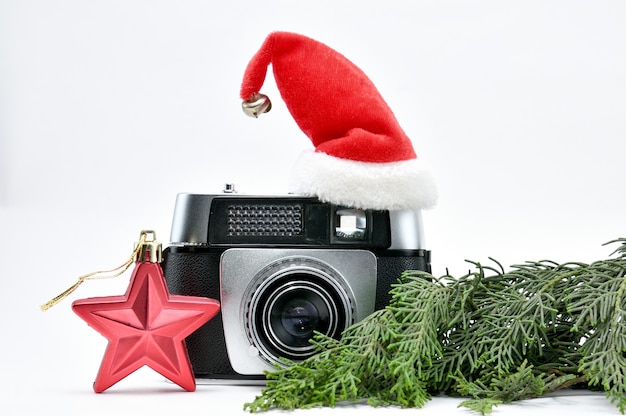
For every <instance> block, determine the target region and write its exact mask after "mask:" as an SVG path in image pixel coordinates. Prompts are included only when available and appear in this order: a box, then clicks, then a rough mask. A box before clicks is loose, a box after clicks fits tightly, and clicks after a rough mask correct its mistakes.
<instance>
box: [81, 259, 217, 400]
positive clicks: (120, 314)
mask: <svg viewBox="0 0 626 416" xmlns="http://www.w3.org/2000/svg"><path fill="white" fill-rule="evenodd" d="M72 309H73V310H74V312H76V314H77V315H78V316H80V317H81V318H82V319H83V320H85V321H86V322H87V323H88V324H89V326H91V327H92V328H94V329H95V330H96V331H98V332H100V334H102V335H103V336H104V337H105V338H107V339H108V340H109V343H108V345H107V348H106V351H105V353H104V357H103V359H102V364H101V365H100V370H99V371H98V375H97V376H96V380H95V382H94V384H93V389H94V391H95V392H96V393H101V392H103V391H104V390H106V389H108V388H109V387H111V386H112V385H114V384H115V383H117V382H118V381H120V380H122V379H123V378H125V377H126V376H128V375H129V374H131V373H133V372H135V371H136V370H138V369H139V368H141V367H143V366H144V365H145V366H148V367H150V368H152V369H153V370H154V371H156V372H158V373H160V374H161V375H162V376H164V377H165V378H167V379H169V380H170V381H172V382H174V383H176V384H178V385H179V386H180V387H182V388H183V389H185V390H188V391H195V389H196V382H195V378H194V375H193V372H192V369H191V362H190V361H189V356H188V354H187V349H186V347H185V338H186V337H187V336H188V335H190V334H191V333H192V332H193V331H195V330H196V329H198V328H199V327H200V326H202V325H203V324H204V323H206V322H208V321H209V320H210V319H211V318H213V316H215V314H217V312H218V311H219V309H220V304H219V302H218V301H217V300H214V299H209V298H202V297H195V296H181V295H170V293H169V291H168V290H167V286H166V284H165V279H164V277H163V270H162V269H161V266H160V265H159V264H158V263H144V262H137V263H136V265H135V269H134V271H133V274H132V276H131V280H130V284H129V286H128V290H127V291H126V294H124V295H123V296H107V297H97V298H88V299H81V300H77V301H75V302H74V303H73V304H72Z"/></svg>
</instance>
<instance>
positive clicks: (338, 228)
mask: <svg viewBox="0 0 626 416" xmlns="http://www.w3.org/2000/svg"><path fill="white" fill-rule="evenodd" d="M366 230H367V216H366V214H365V211H363V210H360V209H340V210H337V215H336V222H335V235H336V236H337V238H339V239H341V240H348V241H351V240H363V239H365V236H366Z"/></svg>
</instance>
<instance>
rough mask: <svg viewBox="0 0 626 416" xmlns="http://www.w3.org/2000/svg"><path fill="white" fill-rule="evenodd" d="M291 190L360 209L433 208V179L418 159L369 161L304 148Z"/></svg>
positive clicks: (434, 192) (435, 194)
mask: <svg viewBox="0 0 626 416" xmlns="http://www.w3.org/2000/svg"><path fill="white" fill-rule="evenodd" d="M291 188H292V189H291V191H292V192H294V193H296V194H300V195H306V196H316V197H318V198H319V199H320V200H322V201H325V202H331V203H334V204H337V205H345V206H349V207H354V208H361V209H387V210H399V209H406V208H424V209H426V208H432V207H433V206H434V205H435V203H436V200H437V189H436V186H435V182H434V180H433V178H432V176H431V174H430V172H429V171H428V169H427V168H426V166H424V163H423V162H421V161H419V160H418V159H409V160H403V161H399V162H389V163H371V162H360V161H354V160H348V159H340V158H337V157H334V156H330V155H328V154H326V153H322V152H315V151H305V152H303V154H302V155H301V156H300V158H299V159H298V160H297V161H296V164H295V167H294V172H293V176H292V185H291Z"/></svg>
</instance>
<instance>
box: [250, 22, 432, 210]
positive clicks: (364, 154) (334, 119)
mask: <svg viewBox="0 0 626 416" xmlns="http://www.w3.org/2000/svg"><path fill="white" fill-rule="evenodd" d="M270 63H271V64H272V69H273V71H274V79H275V81H276V85H277V87H278V89H279V91H280V94H281V97H282V99H283V100H284V102H285V104H286V106H287V108H288V110H289V112H290V113H291V115H292V117H293V118H294V120H295V121H296V123H297V124H298V126H299V127H300V129H301V130H302V131H303V132H304V133H305V134H306V135H307V136H308V137H309V139H310V140H311V142H312V143H313V145H314V146H315V149H314V151H305V152H304V154H303V155H301V157H300V158H299V160H297V161H296V164H295V166H294V173H293V177H292V182H293V185H292V188H293V189H291V191H293V192H295V193H297V194H301V195H309V196H317V197H318V198H320V199H321V200H323V201H327V202H332V203H335V204H339V205H346V206H351V207H355V208H365V209H388V210H395V209H405V208H430V207H432V206H433V205H434V204H435V201H436V199H437V191H436V188H435V185H434V181H433V179H432V177H431V175H430V173H429V171H428V170H427V168H426V167H425V166H423V162H422V161H421V160H418V158H417V155H416V154H415V151H414V149H413V145H412V144H411V141H410V139H409V138H408V137H407V136H406V134H405V133H404V131H403V130H402V128H401V127H400V125H399V124H398V122H397V120H396V118H395V116H394V115H393V113H392V111H391V109H390V108H389V106H388V105H387V103H386V102H385V101H384V100H383V98H382V97H381V95H380V93H379V92H378V90H377V89H376V87H375V86H374V85H373V83H372V82H371V81H370V80H369V78H368V77H367V76H366V75H365V74H364V73H363V72H362V71H361V70H360V69H359V68H358V67H356V66H355V65H354V64H353V63H352V62H350V61H349V60H348V59H347V58H345V57H344V56H343V55H341V54H340V53H338V52H337V51H335V50H333V49H331V48H329V47H328V46H326V45H324V44H322V43H320V42H317V41H315V40H313V39H310V38H308V37H305V36H302V35H298V34H294V33H286V32H274V33H271V34H270V35H269V36H268V37H267V38H266V39H265V42H264V43H263V45H262V46H261V49H260V50H259V51H258V52H257V53H256V54H255V55H254V56H253V57H252V59H251V61H250V63H249V64H248V66H247V68H246V71H245V73H244V78H243V83H242V85H241V93H240V96H241V98H242V99H243V100H244V104H243V105H244V110H247V112H248V113H249V114H250V115H253V116H255V117H256V116H258V114H259V113H262V112H266V111H269V109H270V107H271V105H270V102H269V100H268V99H267V97H266V96H265V95H263V94H260V90H261V87H262V85H263V82H264V81H265V77H266V74H267V68H268V66H269V64H270Z"/></svg>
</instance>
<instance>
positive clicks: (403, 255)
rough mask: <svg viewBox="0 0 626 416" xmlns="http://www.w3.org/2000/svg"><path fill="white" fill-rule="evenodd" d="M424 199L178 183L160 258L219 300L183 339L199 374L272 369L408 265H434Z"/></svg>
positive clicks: (306, 348) (346, 318)
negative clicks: (355, 200)
mask: <svg viewBox="0 0 626 416" xmlns="http://www.w3.org/2000/svg"><path fill="white" fill-rule="evenodd" d="M422 229H423V227H422V222H421V212H420V211H419V210H402V211H386V210H363V209H354V208H351V207H343V206H337V205H333V204H330V203H326V202H322V201H320V200H318V199H317V198H314V197H303V196H298V195H281V196H274V195H269V196H268V195H258V196H255V195H241V194H238V193H234V192H224V193H221V194H179V195H178V196H177V198H176V205H175V209H174V220H173V223H172V231H171V238H170V245H169V246H168V247H167V248H166V249H165V250H164V253H163V263H162V266H163V270H164V274H165V279H166V281H167V285H168V288H169V290H170V292H171V293H172V294H180V295H192V296H203V297H209V298H214V299H217V300H219V301H220V303H221V311H220V313H219V314H218V315H217V316H216V317H214V318H213V319H212V320H211V321H209V322H208V323H207V324H205V325H204V326H203V327H201V328H200V329H198V330H197V331H196V332H194V333H193V334H192V335H190V336H189V337H188V338H187V339H186V345H187V349H188V352H189V358H190V360H191V363H192V367H193V371H194V374H195V376H196V377H197V378H198V379H221V380H235V382H244V381H245V380H264V371H265V370H271V369H272V368H274V365H275V364H276V363H277V362H279V360H280V359H281V358H283V357H284V358H288V359H291V360H295V361H299V360H303V359H306V358H307V357H309V356H311V355H312V354H313V347H312V345H311V344H310V342H309V340H310V339H311V337H312V335H313V332H314V331H319V332H322V333H324V334H326V335H329V336H332V337H335V338H339V337H340V336H341V334H342V332H343V331H344V330H345V329H346V328H347V327H348V326H350V325H352V324H353V323H355V322H358V321H360V320H362V319H363V318H365V317H366V316H367V315H369V314H371V313H372V312H374V311H375V310H378V309H382V308H384V307H385V306H386V305H387V304H388V303H389V300H390V295H389V290H390V289H391V285H392V284H393V283H396V282H397V280H398V278H399V277H400V275H401V273H402V272H404V271H405V270H422V271H428V272H429V271H430V251H428V250H425V249H424V248H423V247H422V245H423V232H422Z"/></svg>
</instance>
